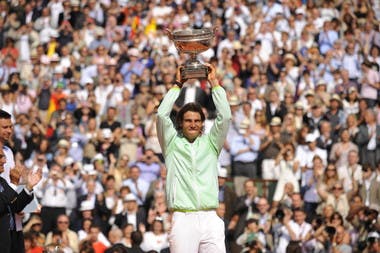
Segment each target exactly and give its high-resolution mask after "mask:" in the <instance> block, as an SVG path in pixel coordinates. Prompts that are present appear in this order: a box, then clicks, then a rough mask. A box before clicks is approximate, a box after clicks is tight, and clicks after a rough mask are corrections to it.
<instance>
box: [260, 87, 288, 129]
mask: <svg viewBox="0 0 380 253" xmlns="http://www.w3.org/2000/svg"><path fill="white" fill-rule="evenodd" d="M265 108H266V112H265V116H266V119H267V120H268V122H270V121H271V120H272V118H274V117H279V118H280V119H281V120H283V119H284V117H285V114H286V112H287V111H286V107H285V105H284V104H283V102H282V101H281V100H280V98H279V95H278V91H277V90H276V89H272V90H271V91H269V95H268V102H267V103H266V107H265Z"/></svg>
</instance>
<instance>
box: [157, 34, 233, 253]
mask: <svg viewBox="0 0 380 253" xmlns="http://www.w3.org/2000/svg"><path fill="white" fill-rule="evenodd" d="M195 39H196V38H195ZM174 41H175V40H174ZM185 41H186V43H187V42H189V43H192V42H191V41H190V40H187V39H186V40H185ZM176 42H177V41H175V43H176ZM197 43H198V42H197ZM193 45H195V44H193ZM176 46H177V43H176ZM177 49H179V47H178V46H177ZM179 50H180V49H179ZM199 64H200V63H199ZM200 65H201V66H200V67H201V69H205V67H206V69H207V71H199V69H197V67H198V66H197V64H193V65H192V66H189V65H186V66H181V67H178V69H177V75H176V78H177V79H176V82H175V85H174V86H173V87H172V88H171V89H170V90H169V91H168V93H167V94H166V95H165V97H164V99H163V100H162V102H161V105H160V106H159V108H158V111H157V115H158V121H157V133H158V138H159V141H160V145H161V148H162V152H163V155H164V157H165V163H166V167H167V169H168V172H167V184H166V192H167V202H168V207H169V209H170V210H171V211H172V212H173V219H172V227H171V230H170V234H169V242H170V252H172V253H195V252H200V253H223V252H226V250H225V244H224V237H225V236H224V223H223V221H222V220H221V219H220V218H219V217H218V216H217V214H216V212H215V209H216V208H217V207H218V205H219V203H218V169H217V162H218V156H219V153H220V151H221V149H222V146H223V143H224V140H225V138H226V135H227V131H228V128H229V124H230V120H231V111H230V108H229V105H228V101H227V97H226V92H225V90H224V89H223V88H222V87H221V86H219V83H218V80H217V79H216V74H215V68H214V66H212V65H210V64H204V65H203V64H200ZM202 72H203V74H202ZM190 78H207V80H208V82H209V84H210V85H211V87H212V99H213V101H214V103H215V106H216V110H217V117H216V120H215V122H214V125H213V127H212V129H211V130H210V132H209V133H208V134H203V127H204V126H203V124H204V121H205V115H204V113H203V111H202V108H201V106H200V105H199V104H197V103H188V104H186V105H184V106H183V107H182V108H181V109H180V110H179V112H178V114H177V118H176V122H175V124H173V122H172V120H171V119H170V112H171V110H172V108H173V105H174V102H175V100H176V99H177V98H178V96H179V93H180V91H181V88H182V84H183V82H184V81H186V80H187V79H190Z"/></svg>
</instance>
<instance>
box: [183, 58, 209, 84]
mask: <svg viewBox="0 0 380 253" xmlns="http://www.w3.org/2000/svg"><path fill="white" fill-rule="evenodd" d="M208 73H209V69H208V67H207V66H205V65H203V64H201V63H200V62H198V61H196V62H190V63H187V64H186V65H185V66H183V68H182V69H181V78H182V80H188V79H207V76H208Z"/></svg>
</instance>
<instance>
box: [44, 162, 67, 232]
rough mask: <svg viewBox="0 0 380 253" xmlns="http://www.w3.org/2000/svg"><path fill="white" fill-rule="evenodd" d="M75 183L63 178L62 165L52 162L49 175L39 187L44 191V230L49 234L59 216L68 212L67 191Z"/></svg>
mask: <svg viewBox="0 0 380 253" xmlns="http://www.w3.org/2000/svg"><path fill="white" fill-rule="evenodd" d="M72 187H73V185H72V184H71V183H70V182H69V181H68V180H65V179H64V178H63V172H62V168H61V166H59V165H58V164H52V165H51V166H50V171H49V177H48V178H46V179H45V180H44V181H43V182H42V184H41V185H40V187H39V190H40V191H41V192H42V193H43V197H42V199H41V205H42V208H41V218H42V232H43V233H45V234H47V233H48V232H49V231H51V230H52V229H54V228H55V226H56V221H57V217H58V216H59V215H62V214H65V213H66V207H67V205H68V198H67V195H66V192H67V191H68V190H69V189H70V188H72Z"/></svg>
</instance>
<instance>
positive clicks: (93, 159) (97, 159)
mask: <svg viewBox="0 0 380 253" xmlns="http://www.w3.org/2000/svg"><path fill="white" fill-rule="evenodd" d="M95 161H104V156H103V155H102V154H100V153H97V154H96V155H95V156H94V158H92V162H95Z"/></svg>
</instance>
